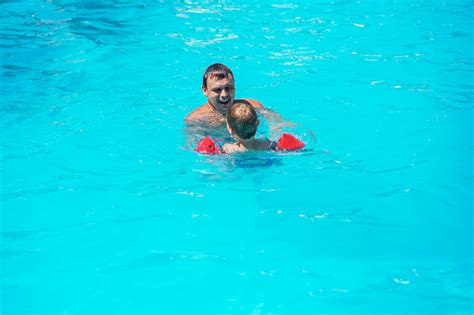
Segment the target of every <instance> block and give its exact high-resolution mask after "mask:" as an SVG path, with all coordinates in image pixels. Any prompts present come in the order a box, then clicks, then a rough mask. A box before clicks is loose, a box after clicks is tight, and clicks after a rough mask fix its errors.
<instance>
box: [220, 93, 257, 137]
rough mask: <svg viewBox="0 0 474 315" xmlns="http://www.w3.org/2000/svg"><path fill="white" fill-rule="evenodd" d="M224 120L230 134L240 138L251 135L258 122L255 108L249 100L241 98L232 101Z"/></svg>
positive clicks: (253, 133) (255, 129) (254, 131)
mask: <svg viewBox="0 0 474 315" xmlns="http://www.w3.org/2000/svg"><path fill="white" fill-rule="evenodd" d="M226 121H227V129H229V132H230V134H231V135H232V136H237V137H239V138H240V139H249V138H251V137H253V136H254V135H255V133H256V132H257V127H258V125H259V124H260V121H259V120H258V117H257V112H256V111H255V109H254V108H253V107H252V105H250V103H249V102H247V101H243V100H240V101H238V102H234V105H232V107H231V108H230V109H229V111H228V112H227V116H226Z"/></svg>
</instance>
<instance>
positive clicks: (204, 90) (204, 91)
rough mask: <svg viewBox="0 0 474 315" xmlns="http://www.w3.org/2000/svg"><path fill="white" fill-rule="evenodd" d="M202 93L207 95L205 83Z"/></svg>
mask: <svg viewBox="0 0 474 315" xmlns="http://www.w3.org/2000/svg"><path fill="white" fill-rule="evenodd" d="M201 90H202V93H203V94H204V95H205V96H206V97H207V87H206V86H205V85H204V84H203V85H202V86H201Z"/></svg>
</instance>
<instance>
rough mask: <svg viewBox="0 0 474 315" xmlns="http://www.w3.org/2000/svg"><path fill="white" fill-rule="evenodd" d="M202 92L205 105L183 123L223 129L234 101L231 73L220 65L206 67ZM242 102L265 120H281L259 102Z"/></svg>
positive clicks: (248, 100)
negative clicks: (256, 111) (205, 101)
mask: <svg viewBox="0 0 474 315" xmlns="http://www.w3.org/2000/svg"><path fill="white" fill-rule="evenodd" d="M202 92H203V93H204V95H205V96H206V97H207V103H206V104H204V105H202V106H200V107H198V108H196V109H195V110H193V111H192V112H191V113H189V115H188V116H187V117H186V118H185V120H184V121H185V122H186V124H187V125H194V124H199V125H201V126H202V125H204V126H207V127H212V128H225V126H226V120H225V117H226V113H227V111H228V110H229V109H230V107H231V106H232V104H234V101H235V99H234V98H235V83H234V75H233V74H232V71H231V70H230V69H229V68H228V67H227V66H225V65H223V64H221V63H215V64H212V65H210V66H209V67H207V69H206V71H205V72H204V75H203V78H202ZM238 101H242V100H238ZM243 101H244V102H245V101H246V102H248V103H250V105H252V106H253V107H254V108H256V109H259V110H260V112H261V113H262V114H263V115H264V116H265V117H266V118H269V117H272V118H276V119H279V120H281V117H280V116H278V115H277V114H275V113H272V112H270V111H268V110H266V109H265V107H263V105H262V104H260V102H258V101H256V100H252V99H243Z"/></svg>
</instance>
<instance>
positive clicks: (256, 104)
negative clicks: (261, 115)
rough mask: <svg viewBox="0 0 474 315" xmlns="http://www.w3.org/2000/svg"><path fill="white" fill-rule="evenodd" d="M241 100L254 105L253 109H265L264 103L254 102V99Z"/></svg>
mask: <svg viewBox="0 0 474 315" xmlns="http://www.w3.org/2000/svg"><path fill="white" fill-rule="evenodd" d="M240 100H244V101H247V102H249V103H250V105H252V106H253V107H256V108H265V107H264V106H263V105H262V103H260V102H259V101H257V100H254V99H251V98H242V99H240ZM236 101H239V100H236Z"/></svg>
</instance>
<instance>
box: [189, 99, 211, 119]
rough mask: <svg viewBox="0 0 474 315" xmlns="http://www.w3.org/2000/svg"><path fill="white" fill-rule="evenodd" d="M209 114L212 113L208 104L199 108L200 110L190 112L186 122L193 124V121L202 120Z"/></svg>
mask: <svg viewBox="0 0 474 315" xmlns="http://www.w3.org/2000/svg"><path fill="white" fill-rule="evenodd" d="M209 113H210V109H209V104H208V103H206V104H204V105H201V106H199V107H198V108H196V109H195V110H193V111H192V112H190V113H189V114H188V116H186V118H184V121H186V122H193V121H197V120H201V119H203V118H204V117H205V116H206V115H208V114H209Z"/></svg>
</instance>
